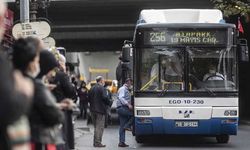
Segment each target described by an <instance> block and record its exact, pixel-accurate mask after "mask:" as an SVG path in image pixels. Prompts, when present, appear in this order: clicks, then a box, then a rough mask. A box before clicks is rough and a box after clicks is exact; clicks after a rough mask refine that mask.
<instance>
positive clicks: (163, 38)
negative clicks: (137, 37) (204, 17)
mask: <svg viewBox="0 0 250 150" xmlns="http://www.w3.org/2000/svg"><path fill="white" fill-rule="evenodd" d="M143 34H144V45H180V44H181V45H183V44H185V45H201V44H202V45H204V44H205V45H221V44H223V45H225V44H227V43H226V42H227V32H226V30H218V29H217V30H216V29H215V30H211V29H210V30H204V29H202V30H198V29H196V30H194V31H192V30H191V29H190V30H183V31H181V30H178V31H175V30H154V31H144V32H143Z"/></svg>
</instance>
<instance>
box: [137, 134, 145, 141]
mask: <svg viewBox="0 0 250 150" xmlns="http://www.w3.org/2000/svg"><path fill="white" fill-rule="evenodd" d="M135 140H136V142H137V143H144V142H145V137H143V136H140V135H137V136H135Z"/></svg>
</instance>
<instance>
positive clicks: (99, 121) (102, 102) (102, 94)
mask: <svg viewBox="0 0 250 150" xmlns="http://www.w3.org/2000/svg"><path fill="white" fill-rule="evenodd" d="M104 85H105V82H104V78H103V77H102V76H98V77H97V78H96V84H95V85H94V86H93V87H92V88H91V89H90V91H89V100H90V111H91V114H92V120H93V124H94V143H93V145H94V147H106V145H103V144H102V136H103V131H104V126H105V115H106V112H107V110H106V108H107V105H109V103H110V101H109V99H108V94H107V92H106V90H105V88H104Z"/></svg>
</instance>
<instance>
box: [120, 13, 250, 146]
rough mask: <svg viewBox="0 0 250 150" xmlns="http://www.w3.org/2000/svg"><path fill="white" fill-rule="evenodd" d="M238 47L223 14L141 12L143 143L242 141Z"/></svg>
mask: <svg viewBox="0 0 250 150" xmlns="http://www.w3.org/2000/svg"><path fill="white" fill-rule="evenodd" d="M237 41H238V40H237V30H236V28H235V25H233V24H226V23H224V22H223V19H222V13H221V11H219V10H187V9H184V10H183V9H174V10H143V11H142V12H141V15H140V20H139V21H138V24H137V26H136V29H135V34H134V40H133V42H132V43H131V44H132V45H133V47H132V50H133V79H134V90H133V92H134V115H135V123H134V134H135V137H136V140H137V142H138V143H143V142H144V141H145V138H146V137H147V136H151V135H202V136H203V135H204V136H214V137H216V139H217V141H218V143H227V142H228V141H229V136H230V135H237V128H238V120H239V102H238V89H239V84H238V60H239V57H238V56H239V51H238V50H237ZM127 48H128V47H127ZM130 49H131V48H130ZM125 50H126V46H125ZM126 53H128V52H124V54H126ZM243 53H244V55H247V51H243ZM125 59H126V58H125ZM128 61H129V60H128Z"/></svg>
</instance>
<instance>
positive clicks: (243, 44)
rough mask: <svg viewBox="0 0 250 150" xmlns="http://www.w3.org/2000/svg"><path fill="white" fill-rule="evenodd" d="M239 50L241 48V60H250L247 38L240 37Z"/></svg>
mask: <svg viewBox="0 0 250 150" xmlns="http://www.w3.org/2000/svg"><path fill="white" fill-rule="evenodd" d="M238 50H239V57H240V61H241V62H249V54H248V46H247V40H246V39H239V42H238Z"/></svg>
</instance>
